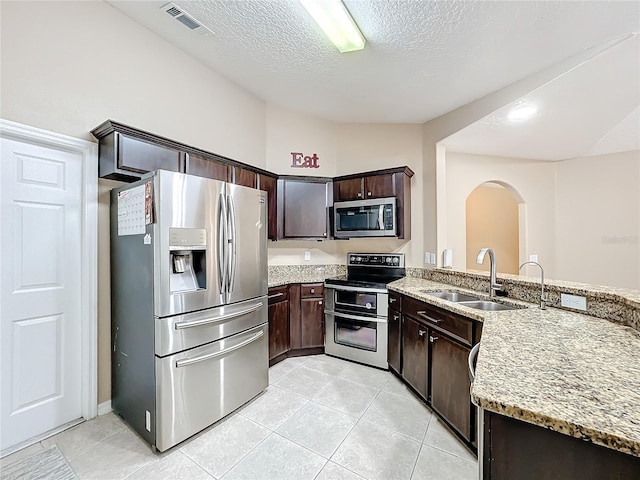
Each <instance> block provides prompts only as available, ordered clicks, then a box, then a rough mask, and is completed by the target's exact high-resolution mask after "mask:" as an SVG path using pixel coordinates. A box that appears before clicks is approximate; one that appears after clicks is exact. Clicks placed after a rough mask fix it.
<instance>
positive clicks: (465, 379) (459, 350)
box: [429, 330, 474, 441]
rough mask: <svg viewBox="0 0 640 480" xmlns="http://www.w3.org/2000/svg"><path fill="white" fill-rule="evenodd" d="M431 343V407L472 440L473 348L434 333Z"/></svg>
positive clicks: (431, 336)
mask: <svg viewBox="0 0 640 480" xmlns="http://www.w3.org/2000/svg"><path fill="white" fill-rule="evenodd" d="M429 342H430V343H431V405H432V407H433V409H434V410H437V411H438V413H440V414H441V415H442V416H443V417H445V418H446V419H447V420H448V421H449V423H451V425H453V426H454V427H455V428H456V429H457V430H458V431H459V432H460V433H461V434H462V435H463V436H464V437H465V438H466V439H467V440H469V441H471V440H472V439H471V434H472V428H471V425H472V421H473V418H474V417H472V406H471V396H470V395H469V387H470V385H471V382H470V380H469V374H468V372H467V369H468V366H467V358H468V357H469V352H470V349H469V348H466V347H463V346H462V345H460V344H458V343H456V342H454V341H453V340H450V339H449V338H447V337H445V336H444V335H441V334H438V332H436V331H434V330H430V331H429Z"/></svg>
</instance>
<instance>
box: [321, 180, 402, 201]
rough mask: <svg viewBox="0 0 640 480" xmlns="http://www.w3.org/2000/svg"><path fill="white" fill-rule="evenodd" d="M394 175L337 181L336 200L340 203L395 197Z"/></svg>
mask: <svg viewBox="0 0 640 480" xmlns="http://www.w3.org/2000/svg"><path fill="white" fill-rule="evenodd" d="M394 175H395V174H393V173H386V174H381V175H372V176H370V177H360V178H350V179H347V180H336V181H334V183H333V189H334V190H333V196H334V200H335V201H336V202H339V201H348V200H362V199H365V198H384V197H395V196H396V189H395V183H394V181H393V180H394Z"/></svg>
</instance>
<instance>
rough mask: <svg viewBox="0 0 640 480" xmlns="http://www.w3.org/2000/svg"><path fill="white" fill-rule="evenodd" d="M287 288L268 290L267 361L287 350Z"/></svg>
mask: <svg viewBox="0 0 640 480" xmlns="http://www.w3.org/2000/svg"><path fill="white" fill-rule="evenodd" d="M287 293H288V287H286V286H285V287H276V288H270V289H269V360H273V359H274V358H276V357H277V356H279V355H282V354H283V353H286V352H287V351H288V350H289V297H288V294H287Z"/></svg>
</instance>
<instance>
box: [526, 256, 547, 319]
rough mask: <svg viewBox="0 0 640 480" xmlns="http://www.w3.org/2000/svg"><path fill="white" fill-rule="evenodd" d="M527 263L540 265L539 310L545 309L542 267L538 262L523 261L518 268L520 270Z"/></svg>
mask: <svg viewBox="0 0 640 480" xmlns="http://www.w3.org/2000/svg"><path fill="white" fill-rule="evenodd" d="M528 264H531V265H537V266H539V267H540V310H546V309H547V307H546V301H547V299H546V298H545V296H544V269H543V268H542V265H540V264H539V263H538V262H524V263H523V264H522V265H520V270H522V267H524V266H525V265H528Z"/></svg>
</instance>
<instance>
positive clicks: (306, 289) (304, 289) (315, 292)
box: [300, 283, 324, 298]
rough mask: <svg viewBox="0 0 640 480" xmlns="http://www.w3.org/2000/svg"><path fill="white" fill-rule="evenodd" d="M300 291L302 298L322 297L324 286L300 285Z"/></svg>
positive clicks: (313, 284)
mask: <svg viewBox="0 0 640 480" xmlns="http://www.w3.org/2000/svg"><path fill="white" fill-rule="evenodd" d="M300 289H301V293H300V295H301V296H302V298H307V297H323V296H324V285H323V284H322V283H306V284H304V285H301V288H300Z"/></svg>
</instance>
